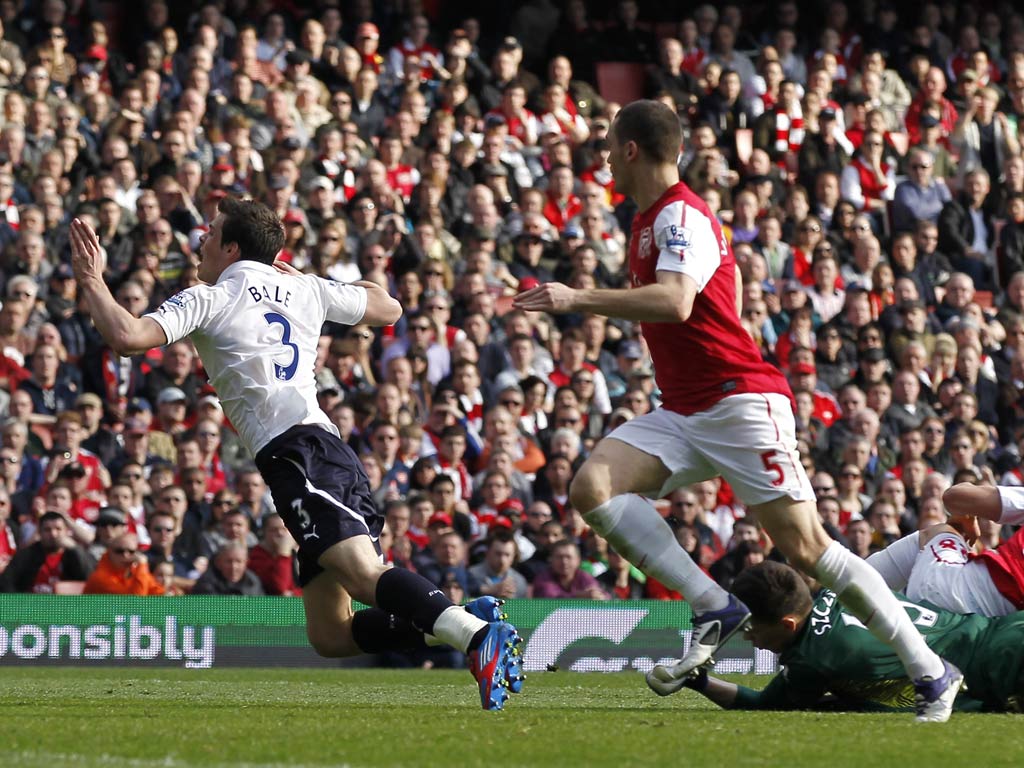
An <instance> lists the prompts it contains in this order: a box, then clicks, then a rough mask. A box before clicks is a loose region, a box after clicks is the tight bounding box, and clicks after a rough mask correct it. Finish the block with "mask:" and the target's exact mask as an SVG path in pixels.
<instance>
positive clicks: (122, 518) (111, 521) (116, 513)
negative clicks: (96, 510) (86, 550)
mask: <svg viewBox="0 0 1024 768" xmlns="http://www.w3.org/2000/svg"><path fill="white" fill-rule="evenodd" d="M127 524H128V516H127V515H125V513H124V512H122V511H121V510H120V509H118V508H117V507H105V508H104V509H101V510H100V515H99V517H97V518H96V527H97V528H100V527H102V526H104V525H127Z"/></svg>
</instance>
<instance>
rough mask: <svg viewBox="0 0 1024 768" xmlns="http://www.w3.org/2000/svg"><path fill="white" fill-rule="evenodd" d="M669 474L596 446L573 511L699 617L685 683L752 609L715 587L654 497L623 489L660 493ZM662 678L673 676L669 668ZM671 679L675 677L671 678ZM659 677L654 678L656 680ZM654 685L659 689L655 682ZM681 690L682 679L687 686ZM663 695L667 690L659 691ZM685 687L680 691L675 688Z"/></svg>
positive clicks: (619, 448) (630, 452) (684, 665)
mask: <svg viewBox="0 0 1024 768" xmlns="http://www.w3.org/2000/svg"><path fill="white" fill-rule="evenodd" d="M667 476H668V470H667V469H665V466H664V464H662V463H661V460H660V459H658V458H656V457H654V456H651V455H650V454H647V453H644V452H643V451H640V450H638V449H636V448H634V447H633V446H630V445H627V444H625V443H623V442H621V441H618V440H615V439H605V440H603V441H602V442H601V443H599V444H598V446H597V448H595V449H594V452H593V454H591V456H590V458H589V459H588V460H587V461H586V463H584V465H583V466H582V467H581V468H580V470H579V472H577V474H576V477H575V478H574V479H573V482H572V487H571V489H570V491H569V493H570V497H571V498H572V503H573V506H575V507H576V509H580V510H589V511H588V512H585V513H584V515H583V518H584V519H585V520H586V521H587V523H588V524H589V525H590V527H591V528H593V529H594V530H595V531H596V532H597V533H599V534H600V535H601V536H603V537H604V538H606V539H607V540H608V543H609V544H611V545H612V546H613V547H615V550H616V551H617V552H618V553H619V554H620V555H622V556H623V557H624V558H626V559H627V560H629V562H631V563H632V564H633V565H635V566H636V567H637V568H639V569H640V570H641V571H643V572H644V573H646V574H647V575H648V576H653V577H654V578H656V579H657V580H658V581H660V582H661V583H662V584H664V585H666V586H667V587H668V588H669V589H674V590H675V591H677V592H679V593H680V594H681V595H682V596H683V597H684V598H685V599H686V601H687V602H688V603H689V604H690V607H691V608H692V609H693V612H694V621H693V624H694V630H693V635H692V640H691V642H690V647H689V650H688V651H687V653H686V655H685V656H684V657H683V659H682V660H680V661H679V662H678V663H677V664H676V665H673V666H674V668H675V669H676V671H677V673H678V679H679V680H683V679H685V677H686V675H687V674H689V673H690V672H692V671H693V670H694V669H697V668H698V667H701V666H704V665H705V664H707V663H708V661H710V660H711V657H712V655H713V654H714V653H715V651H717V650H718V648H720V647H721V645H722V644H723V643H725V642H726V641H727V640H728V639H729V638H730V637H731V636H732V635H734V634H735V633H736V632H738V631H740V630H741V629H742V628H743V626H744V625H745V623H746V621H747V620H748V619H749V617H750V612H749V611H748V610H747V609H746V606H744V605H743V604H742V603H740V602H739V601H738V600H735V599H730V596H729V593H728V592H726V591H725V590H724V589H722V588H721V587H720V586H718V584H716V583H715V582H714V581H713V580H712V579H711V578H710V577H709V576H708V575H707V574H706V573H704V571H702V570H701V569H700V567H699V566H698V565H697V564H696V563H695V562H693V560H692V559H691V558H690V556H689V555H688V554H687V553H686V552H684V551H683V549H682V548H681V547H680V546H679V545H678V544H677V543H676V539H675V536H674V535H673V533H672V529H671V528H669V527H668V523H666V522H665V520H664V518H662V516H661V515H660V514H658V510H656V509H655V508H654V505H653V504H651V502H649V501H648V500H647V499H645V498H644V497H642V496H638V495H637V494H635V493H627V492H624V491H622V489H624V488H659V487H660V486H661V484H662V483H663V482H664V481H665V479H666V478H667ZM663 670H664V668H662V671H661V672H659V675H662V676H664V675H666V673H665V672H664V671H663ZM667 676H668V677H670V678H671V681H670V682H674V681H675V680H676V679H677V676H676V674H675V673H673V674H670V675H667ZM659 681H660V678H659V677H656V678H655V683H657V682H659ZM648 684H651V687H652V688H655V685H654V684H652V683H651V680H650V679H649V680H648ZM680 687H681V682H680ZM655 690H656V691H657V692H658V693H660V694H661V695H667V693H671V692H673V691H666V692H663V691H661V690H658V689H657V688H655ZM676 690H678V688H676Z"/></svg>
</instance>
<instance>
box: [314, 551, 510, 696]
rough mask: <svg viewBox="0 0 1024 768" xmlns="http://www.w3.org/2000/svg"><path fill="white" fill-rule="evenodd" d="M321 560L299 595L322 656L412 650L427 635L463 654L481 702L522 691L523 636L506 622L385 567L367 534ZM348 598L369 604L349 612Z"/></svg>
mask: <svg viewBox="0 0 1024 768" xmlns="http://www.w3.org/2000/svg"><path fill="white" fill-rule="evenodd" d="M319 565H320V566H322V567H323V568H324V573H322V574H320V575H318V576H317V577H316V578H314V579H313V580H312V581H311V582H310V583H309V584H308V585H307V587H306V588H305V589H304V591H303V600H304V604H305V607H306V621H307V633H308V635H309V639H310V643H311V644H312V645H313V647H314V648H315V649H316V650H317V651H318V652H319V653H321V654H322V655H328V656H336V655H337V656H347V655H352V654H355V653H359V652H364V653H373V652H380V651H389V650H411V649H415V648H419V647H423V646H424V645H425V644H426V642H427V638H426V636H429V637H430V640H431V641H433V640H434V639H435V638H436V640H440V641H441V642H443V643H446V644H448V645H450V646H452V647H453V648H456V649H458V650H460V651H462V652H463V653H467V654H468V655H469V660H470V671H471V672H472V674H473V677H474V678H476V680H477V683H478V687H479V692H480V698H481V703H482V705H483V707H484V709H502V707H503V705H504V703H505V701H507V699H508V692H507V691H506V689H508V690H511V691H512V692H518V691H519V690H521V687H522V677H521V666H520V664H519V657H518V654H519V649H518V647H517V646H518V645H519V643H520V642H521V641H520V639H519V636H518V633H517V632H516V631H515V628H514V627H513V626H512V625H511V624H508V623H507V622H505V621H500V620H499V621H491V622H487V621H484V620H483V619H481V618H479V617H478V616H476V615H474V614H473V613H471V612H469V611H467V610H464V609H463V608H462V607H461V606H457V605H454V604H453V603H452V602H451V601H450V600H448V598H447V597H445V595H444V593H443V592H442V591H441V590H440V589H438V588H437V587H435V586H434V585H433V584H431V583H430V582H429V581H427V580H426V579H424V578H423V577H422V576H420V575H418V574H415V573H412V572H411V571H406V570H404V569H402V568H391V567H389V566H385V565H384V564H382V563H381V562H380V559H379V557H378V556H377V552H376V550H375V549H374V547H373V544H372V543H371V541H370V538H369V537H368V536H354V537H352V538H349V539H345V540H344V541H340V542H338V543H337V544H335V545H334V546H332V547H331V548H330V549H328V550H327V551H326V552H324V554H323V555H321V556H320V560H319ZM350 596H351V597H350ZM352 597H354V598H355V599H357V600H359V601H360V602H363V603H366V604H367V605H372V606H374V607H373V608H369V609H367V610H363V611H359V612H357V613H353V612H352V605H351V598H352ZM431 644H433V642H432V643H431Z"/></svg>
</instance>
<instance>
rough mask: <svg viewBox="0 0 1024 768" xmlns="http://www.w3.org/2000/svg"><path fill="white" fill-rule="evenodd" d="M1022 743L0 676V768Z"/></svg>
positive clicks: (840, 754) (787, 754)
mask: <svg viewBox="0 0 1024 768" xmlns="http://www.w3.org/2000/svg"><path fill="white" fill-rule="evenodd" d="M735 679H736V680H737V681H741V680H742V679H741V678H735ZM766 680H767V678H764V677H761V678H748V679H746V680H745V681H744V682H749V683H752V684H753V685H755V686H760V685H763V684H764V682H766ZM1022 728H1024V720H1022V719H1021V718H1020V717H1019V716H1013V715H956V716H955V721H954V722H952V723H950V724H949V725H946V726H919V725H916V724H914V723H913V722H912V717H911V716H910V715H908V714H892V715H860V714H812V713H750V712H726V711H722V710H719V709H717V708H716V707H714V706H713V705H711V704H710V703H709V702H707V701H706V700H705V699H703V698H702V697H700V696H698V695H696V694H694V693H692V692H691V691H683V692H681V693H680V694H677V695H676V696H673V697H670V698H667V699H659V698H657V697H656V696H654V694H652V693H651V692H650V691H648V690H647V687H646V686H645V685H644V682H643V678H642V677H641V676H640V675H639V674H637V673H623V674H616V675H602V674H574V673H568V672H557V673H548V674H533V675H530V676H529V679H528V680H527V683H526V690H525V691H524V693H522V694H521V695H519V696H515V697H513V699H512V701H511V702H510V704H509V706H508V709H507V710H506V711H505V712H501V713H492V712H484V711H482V710H481V709H480V705H479V699H478V698H477V696H476V693H475V688H474V686H473V682H472V679H471V678H470V676H469V674H468V673H467V672H447V671H429V672H426V671H418V670H417V671H406V670H401V671H394V670H370V671H362V670H360V671H341V670H338V671H319V670H318V671H311V670H280V669H277V670H270V671H268V670H212V671H202V672H199V671H186V670H171V669H166V670H165V669H159V670H144V671H139V670H124V669H113V668H111V669H95V668H94V669H88V670H86V669H67V668H64V669H52V668H51V669H42V668H19V669H11V668H8V669H5V670H0V754H2V755H3V764H4V766H5V767H6V766H47V768H62V767H63V766H75V767H76V768H77V767H79V766H81V767H83V768H85V767H89V766H108V767H109V768H122V767H125V766H127V767H131V768H136V767H137V768H148V767H149V766H158V767H162V768H179V767H181V766H224V767H225V768H226V767H227V766H232V767H233V768H245V767H246V766H260V767H261V768H268V767H269V766H286V765H287V766H299V765H302V766H338V765H348V766H353V768H355V767H357V766H403V767H404V766H416V767H419V766H439V767H440V768H449V767H450V766H464V765H465V766H476V765H481V766H488V767H489V768H491V767H493V768H498V767H499V766H500V767H501V768H506V767H510V766H549V765H550V766H588V768H590V767H595V768H596V767H597V766H617V767H618V768H626V767H630V766H641V765H643V766H646V765H651V766H677V765H709V766H727V767H728V768H734V767H735V766H752V765H757V766H787V767H788V766H820V765H829V766H859V767H860V768H863V767H864V766H871V768H882V767H883V766H890V765H893V766H895V765H899V766H908V765H909V766H914V765H948V766H958V765H983V766H998V765H1017V766H1019V765H1020V764H1021V761H1022V759H1024V744H1022V743H1021V739H1020V738H1019V736H1020V734H1021V732H1022V730H1021V729H1022Z"/></svg>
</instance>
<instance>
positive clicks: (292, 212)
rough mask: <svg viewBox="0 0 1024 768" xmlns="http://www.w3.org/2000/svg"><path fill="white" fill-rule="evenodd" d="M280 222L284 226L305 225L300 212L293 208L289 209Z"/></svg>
mask: <svg viewBox="0 0 1024 768" xmlns="http://www.w3.org/2000/svg"><path fill="white" fill-rule="evenodd" d="M281 221H283V222H284V223H285V224H305V222H306V220H305V219H304V218H303V217H302V211H299V210H296V209H295V208H289V209H288V212H287V213H286V214H285V215H284V218H283V219H281Z"/></svg>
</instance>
